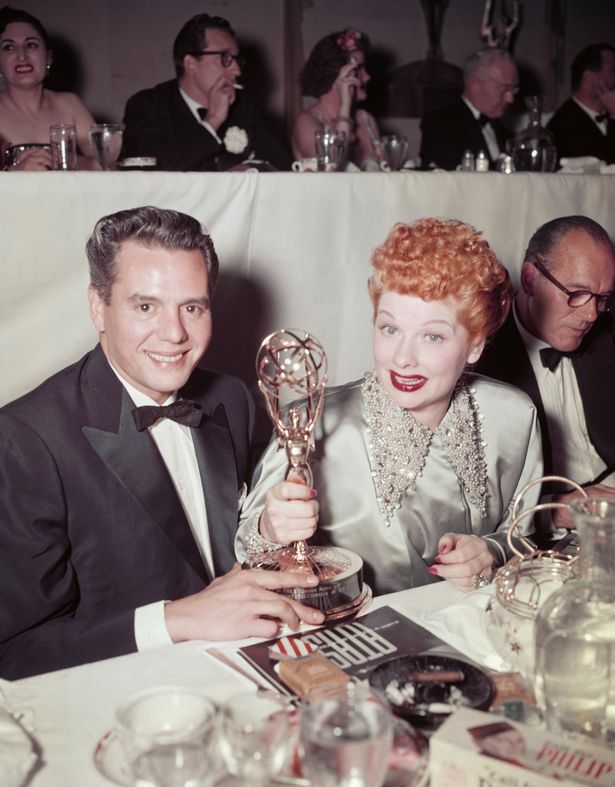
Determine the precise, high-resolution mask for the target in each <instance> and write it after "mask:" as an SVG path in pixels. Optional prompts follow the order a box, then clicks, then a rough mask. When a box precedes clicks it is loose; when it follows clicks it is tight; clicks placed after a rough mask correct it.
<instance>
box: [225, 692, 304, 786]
mask: <svg viewBox="0 0 615 787" xmlns="http://www.w3.org/2000/svg"><path fill="white" fill-rule="evenodd" d="M293 717H296V711H295V709H294V708H293V707H292V705H290V703H289V701H288V700H287V699H286V698H284V697H282V696H281V695H279V694H276V693H274V692H272V691H271V692H269V691H264V692H258V693H256V694H255V693H254V692H242V693H240V694H236V695H235V696H233V697H231V698H230V699H228V700H227V701H226V702H225V703H224V704H223V706H222V708H221V713H220V719H219V724H218V745H219V749H220V753H221V755H222V759H223V761H224V763H225V765H226V767H227V769H228V771H229V774H230V776H229V777H228V778H227V779H225V780H224V781H223V782H222V784H223V785H225V786H226V785H244V784H249V785H251V787H261V785H268V784H269V782H270V780H271V778H272V777H274V776H276V774H279V773H281V772H282V771H283V770H284V769H285V768H287V766H289V764H290V761H291V759H292V756H293V753H294V750H295V746H296V738H297V736H296V735H293V734H292V730H293V726H294V725H293Z"/></svg>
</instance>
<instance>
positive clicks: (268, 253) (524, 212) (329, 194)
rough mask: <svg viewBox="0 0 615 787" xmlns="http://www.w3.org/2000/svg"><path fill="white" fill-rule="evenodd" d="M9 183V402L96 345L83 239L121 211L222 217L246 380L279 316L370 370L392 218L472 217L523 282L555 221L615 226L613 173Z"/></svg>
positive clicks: (224, 354) (222, 253) (4, 252)
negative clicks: (545, 229)
mask: <svg viewBox="0 0 615 787" xmlns="http://www.w3.org/2000/svg"><path fill="white" fill-rule="evenodd" d="M2 185H3V189H2V192H1V194H0V253H1V259H2V286H1V287H0V360H1V363H2V371H3V373H2V376H1V378H0V404H2V403H4V402H7V401H10V400H11V399H13V398H15V397H16V396H18V395H20V394H22V393H24V392H25V391H27V390H29V389H30V388H32V387H34V386H35V385H36V384H37V383H38V382H40V381H42V380H43V379H44V378H45V377H47V376H48V375H50V374H51V373H53V372H54V371H56V370H58V369H60V368H62V367H63V366H65V365H67V364H68V363H71V362H72V361H74V360H77V359H78V358H79V357H80V356H81V355H82V354H83V353H84V352H85V351H87V350H88V349H89V348H90V347H92V346H93V344H94V343H95V341H96V334H95V332H94V329H93V328H92V326H91V323H90V320H89V316H88V310H87V299H86V288H87V282H88V274H87V265H86V260H85V253H84V245H85V242H86V239H87V237H88V235H89V233H90V232H91V230H92V228H93V226H94V223H95V222H96V220H97V219H99V218H100V217H101V216H103V215H105V214H107V213H110V212H113V211H116V210H120V209H123V208H130V207H135V206H138V205H146V204H151V205H158V206H160V207H165V208H175V209H177V210H181V211H184V212H187V213H190V214H192V215H193V216H195V217H196V218H198V219H199V220H200V221H202V222H203V223H204V224H205V225H206V226H207V227H208V228H209V230H210V231H211V233H212V236H213V238H214V242H215V245H216V248H217V250H218V255H219V257H220V261H221V276H220V283H219V288H218V293H217V296H216V301H215V303H214V321H215V322H214V339H213V343H212V346H211V349H210V351H209V353H208V355H207V356H206V363H207V364H208V365H210V366H212V367H213V368H218V369H221V370H223V371H229V372H233V373H236V374H239V376H241V377H242V378H243V379H244V380H245V381H246V382H247V383H248V384H250V383H251V382H253V379H254V371H253V367H254V358H255V354H256V349H257V348H258V345H259V344H260V341H261V339H262V337H263V336H265V335H266V334H267V333H269V332H270V331H272V330H276V329H278V328H281V327H286V328H300V329H303V330H309V331H311V332H313V333H314V335H315V336H316V337H317V338H319V339H320V340H321V342H322V343H323V344H324V347H325V349H326V352H327V355H328V357H329V369H330V374H329V379H330V382H331V383H333V384H337V383H341V382H344V381H347V380H350V379H354V378H356V377H359V376H360V375H361V374H362V373H363V372H364V371H365V370H366V369H368V368H371V365H372V360H371V308H370V304H369V300H368V296H367V290H366V280H367V277H368V275H369V259H370V254H371V252H372V250H373V248H374V247H375V246H376V245H378V244H379V243H381V242H382V241H383V240H384V238H385V236H386V234H387V233H388V231H389V230H390V229H391V227H392V226H393V224H395V222H398V221H406V222H410V221H413V220H414V219H416V218H419V217H423V216H439V217H449V218H458V219H462V220H463V221H467V222H470V223H471V224H473V225H474V226H475V227H477V228H478V229H480V230H482V231H483V232H484V233H485V236H486V237H487V239H488V240H489V242H490V243H491V244H492V246H493V248H494V250H495V251H496V253H497V255H498V256H499V258H500V259H501V261H502V262H503V263H504V264H505V265H506V266H507V267H508V268H509V270H510V271H511V273H512V275H513V278H514V279H515V281H516V279H517V274H518V270H519V265H520V261H521V258H522V255H523V252H524V249H525V246H526V244H527V240H528V238H529V236H530V235H531V233H532V232H533V231H534V230H535V229H536V227H537V226H538V225H540V224H542V223H543V222H545V221H547V220H549V219H552V218H554V217H556V216H562V215H566V214H573V213H583V214H586V215H588V216H591V217H592V218H594V219H596V221H598V222H600V223H601V224H603V226H605V227H606V229H607V230H608V231H609V232H610V233H611V234H612V235H615V211H614V210H613V206H614V204H615V176H582V175H557V174H553V175H530V174H515V175H511V176H507V175H501V174H499V173H484V174H478V173H444V172H442V173H420V172H417V173H389V174H384V173H382V174H379V173H374V174H371V173H370V174H367V173H357V174H346V173H342V174H324V173H322V174H317V173H305V174H295V173H264V174H259V173H256V172H253V173H164V172H153V173H140V172H130V173H120V172H118V173H112V172H109V173H87V172H75V173H64V172H45V173H10V172H6V173H2Z"/></svg>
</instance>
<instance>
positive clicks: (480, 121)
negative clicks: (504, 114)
mask: <svg viewBox="0 0 615 787" xmlns="http://www.w3.org/2000/svg"><path fill="white" fill-rule="evenodd" d="M487 123H491V118H490V117H487V115H483V113H482V112H481V113H480V115H479V116H478V125H479V126H480V127H481V128H484V127H485V126H486V125H487Z"/></svg>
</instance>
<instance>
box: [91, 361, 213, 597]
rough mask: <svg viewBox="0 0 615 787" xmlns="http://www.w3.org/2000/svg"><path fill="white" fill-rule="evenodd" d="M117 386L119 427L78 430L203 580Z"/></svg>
mask: <svg viewBox="0 0 615 787" xmlns="http://www.w3.org/2000/svg"><path fill="white" fill-rule="evenodd" d="M105 363H106V361H105ZM110 373H111V374H113V373H112V372H110ZM119 387H120V389H121V405H120V418H119V429H118V430H117V431H113V430H111V431H109V430H106V429H100V428H97V427H94V426H84V427H82V432H83V434H84V436H85V437H86V438H87V440H88V441H89V443H90V445H91V446H92V448H93V449H94V450H95V451H96V453H97V454H98V455H99V456H100V458H101V459H102V460H103V462H105V464H106V465H107V467H108V468H109V469H110V470H111V472H112V473H113V474H114V475H115V476H116V478H117V479H118V480H119V481H120V482H121V483H122V484H123V486H124V487H125V488H126V489H127V490H128V492H129V493H130V494H131V495H132V496H133V498H134V499H135V500H137V502H138V503H139V504H140V505H141V506H142V508H143V509H144V510H145V511H147V513H148V514H149V516H150V517H151V519H152V520H153V521H154V522H155V523H156V525H157V526H158V527H159V528H160V529H161V530H162V531H163V532H164V533H165V534H166V536H167V537H168V538H169V540H170V541H171V542H172V543H173V544H174V546H175V547H176V548H177V549H178V550H179V552H180V553H181V554H182V555H183V556H184V558H185V559H186V561H187V562H188V563H189V564H190V566H191V567H192V568H193V570H194V571H195V572H196V573H197V574H198V575H199V577H201V579H202V580H203V581H204V582H207V581H208V577H207V571H206V568H205V565H204V563H203V560H202V558H201V556H200V553H199V551H198V548H197V545H196V543H195V540H194V537H193V535H192V531H191V530H190V526H189V524H188V521H187V519H186V515H185V514H184V510H183V508H182V506H181V503H180V500H179V497H178V496H177V492H176V491H175V488H174V486H173V483H172V481H171V478H170V476H169V473H168V470H167V468H166V465H165V464H164V462H163V460H162V457H161V456H160V453H159V451H158V449H157V448H156V445H155V443H154V441H153V439H152V438H151V436H150V434H149V432H148V431H147V430H145V431H143V432H139V431H137V428H136V426H135V423H134V419H133V417H132V410H133V408H134V403H133V402H132V400H131V398H130V396H129V395H128V393H127V392H126V391H125V389H124V388H123V387H122V386H121V385H120V386H119Z"/></svg>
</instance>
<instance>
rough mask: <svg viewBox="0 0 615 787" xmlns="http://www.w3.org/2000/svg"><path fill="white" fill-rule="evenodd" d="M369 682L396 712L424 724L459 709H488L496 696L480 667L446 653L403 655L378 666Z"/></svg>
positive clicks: (432, 724)
mask: <svg viewBox="0 0 615 787" xmlns="http://www.w3.org/2000/svg"><path fill="white" fill-rule="evenodd" d="M369 682H370V684H371V685H372V686H373V687H374V688H375V689H378V690H379V691H380V692H382V693H383V694H384V695H385V697H386V698H387V700H388V701H389V703H390V704H391V706H392V708H393V710H394V711H395V713H397V714H398V715H399V716H401V717H402V718H404V719H407V720H408V721H410V722H411V723H412V724H416V725H417V726H421V727H428V728H435V727H438V726H439V725H440V724H441V723H442V722H443V721H444V720H445V719H446V718H448V716H450V714H451V713H452V712H453V711H455V710H457V708H474V709H476V710H486V709H487V708H488V707H489V706H490V705H491V702H492V700H493V698H494V696H495V686H494V684H493V682H492V681H491V678H490V677H489V676H488V675H487V674H486V673H485V672H483V671H482V670H480V669H478V667H474V666H473V665H472V664H468V662H466V661H461V659H453V658H449V657H447V656H434V655H424V656H400V657H399V658H396V659H392V660H391V661H386V662H385V663H384V664H380V665H379V666H378V667H376V668H375V669H374V670H373V672H372V673H371V674H370V676H369Z"/></svg>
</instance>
